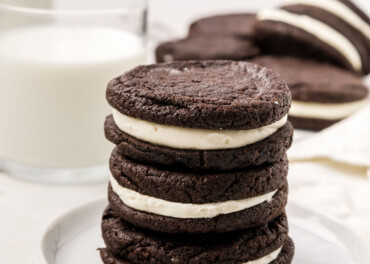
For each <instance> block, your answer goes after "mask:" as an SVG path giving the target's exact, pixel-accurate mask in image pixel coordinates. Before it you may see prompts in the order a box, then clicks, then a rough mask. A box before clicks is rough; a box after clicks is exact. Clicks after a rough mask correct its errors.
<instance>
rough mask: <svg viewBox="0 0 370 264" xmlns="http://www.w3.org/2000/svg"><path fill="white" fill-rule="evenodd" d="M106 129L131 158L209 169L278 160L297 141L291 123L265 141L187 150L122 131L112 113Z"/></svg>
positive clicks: (166, 164)
mask: <svg viewBox="0 0 370 264" xmlns="http://www.w3.org/2000/svg"><path fill="white" fill-rule="evenodd" d="M104 130H105V136H106V138H107V139H108V140H109V141H111V142H112V143H114V144H116V145H117V147H118V148H119V149H120V151H121V153H123V154H124V155H126V156H127V157H130V158H133V159H135V160H138V161H142V162H145V163H153V164H157V165H163V166H167V167H169V168H177V169H192V170H207V171H226V170H231V169H241V168H247V167H250V166H259V165H261V164H264V163H272V162H275V161H278V160H280V159H281V158H283V157H284V155H285V152H286V150H287V149H288V148H289V147H290V145H291V143H292V140H293V127H292V125H291V124H290V123H289V122H288V123H286V124H285V126H283V127H282V128H280V129H278V130H277V131H276V132H275V133H274V134H272V135H271V136H269V137H267V138H265V139H264V140H262V141H259V142H256V143H254V144H251V145H247V146H244V147H241V148H234V149H222V150H183V149H174V148H169V147H165V146H160V145H155V144H150V143H147V142H145V141H142V140H139V139H136V138H134V137H132V136H130V135H128V134H126V133H124V132H123V131H121V130H120V129H119V128H118V127H117V125H116V124H115V123H114V120H113V117H112V116H108V117H107V119H106V121H105V126H104Z"/></svg>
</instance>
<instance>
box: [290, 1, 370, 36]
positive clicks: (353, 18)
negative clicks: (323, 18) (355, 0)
mask: <svg viewBox="0 0 370 264" xmlns="http://www.w3.org/2000/svg"><path fill="white" fill-rule="evenodd" d="M285 3H286V4H289V5H290V4H303V5H309V6H314V7H318V8H320V9H323V10H326V11H328V12H330V13H332V14H334V15H336V16H337V17H340V18H341V19H343V20H344V21H346V22H347V23H348V24H350V25H352V26H353V27H354V28H356V29H357V30H359V31H360V32H361V33H362V34H363V35H365V36H366V37H367V38H368V39H369V40H370V26H369V25H368V24H367V23H366V22H365V21H364V20H363V19H362V18H361V17H360V16H358V15H357V14H356V13H355V12H354V11H353V10H352V9H351V8H349V7H348V6H346V5H345V4H343V3H341V2H339V1H337V0H285Z"/></svg>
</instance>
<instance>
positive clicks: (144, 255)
mask: <svg viewBox="0 0 370 264" xmlns="http://www.w3.org/2000/svg"><path fill="white" fill-rule="evenodd" d="M102 233H103V238H104V241H105V243H106V245H107V247H108V249H102V250H101V251H100V253H101V256H102V260H103V262H104V263H106V264H123V263H124V264H126V263H158V264H159V263H171V264H183V263H194V264H196V263H240V264H244V263H250V264H257V263H263V264H267V263H273V264H288V263H291V260H292V257H293V253H294V246H293V242H292V241H291V239H290V238H289V237H288V224H287V219H286V215H285V214H282V215H280V216H278V217H277V218H275V219H273V220H272V221H271V222H269V223H266V224H264V225H262V226H260V227H257V228H254V229H247V230H243V231H238V232H230V233H226V234H202V235H189V234H183V235H171V234H164V233H158V232H153V231H149V230H145V229H141V228H137V227H135V226H133V225H132V224H130V223H128V222H126V221H124V220H122V219H120V218H119V217H117V216H116V215H115V212H114V211H113V210H110V209H109V208H108V209H107V210H106V212H105V213H104V216H103V222H102Z"/></svg>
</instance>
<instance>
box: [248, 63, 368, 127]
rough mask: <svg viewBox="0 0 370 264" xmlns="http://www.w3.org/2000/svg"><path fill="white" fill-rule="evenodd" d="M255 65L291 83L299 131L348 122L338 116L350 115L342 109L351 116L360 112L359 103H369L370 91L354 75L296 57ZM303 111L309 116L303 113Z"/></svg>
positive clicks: (292, 115) (294, 120)
mask: <svg viewBox="0 0 370 264" xmlns="http://www.w3.org/2000/svg"><path fill="white" fill-rule="evenodd" d="M253 62H254V63H257V64H260V65H262V66H265V67H269V68H271V69H273V70H275V71H276V72H278V73H279V74H280V75H281V77H282V78H283V79H284V80H285V81H286V82H287V84H288V86H289V88H290V90H291V93H292V98H293V101H292V108H291V111H290V113H289V119H290V121H291V122H292V123H293V126H294V127H295V128H300V129H309V130H320V129H323V128H325V127H328V126H330V125H332V124H334V123H335V122H337V121H339V120H341V119H343V118H345V116H340V115H338V113H343V114H344V115H345V114H346V112H343V111H344V110H342V109H345V108H348V109H349V110H346V111H348V113H347V114H348V115H350V114H352V112H353V111H356V110H357V107H356V104H357V103H358V107H359V108H361V106H362V105H363V103H366V102H365V101H364V100H365V99H366V97H367V96H368V89H367V88H366V86H365V85H364V84H363V81H362V79H361V78H360V77H358V76H357V75H355V74H353V73H352V72H349V71H346V70H343V69H340V68H337V67H335V66H332V65H329V64H326V63H320V62H314V61H308V60H301V59H298V58H292V57H274V56H263V57H259V58H256V59H254V60H253ZM351 104H354V106H351ZM296 106H298V107H299V109H298V108H296ZM303 107H305V109H307V111H306V113H303V112H302V109H303ZM315 108H316V109H323V110H322V111H318V110H316V109H315ZM359 108H358V109H359ZM297 109H298V110H299V111H298V110H297ZM330 111H331V112H333V113H334V115H333V114H332V113H330ZM328 114H329V115H328Z"/></svg>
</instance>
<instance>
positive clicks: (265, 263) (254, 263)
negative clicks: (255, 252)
mask: <svg viewBox="0 0 370 264" xmlns="http://www.w3.org/2000/svg"><path fill="white" fill-rule="evenodd" d="M282 249H283V247H281V248H278V249H277V250H275V251H272V252H271V253H270V254H268V255H266V256H264V257H262V258H259V259H255V260H251V261H248V262H244V263H243V264H269V263H271V262H273V261H274V260H275V259H277V257H278V256H279V255H280V252H281V250H282Z"/></svg>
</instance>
